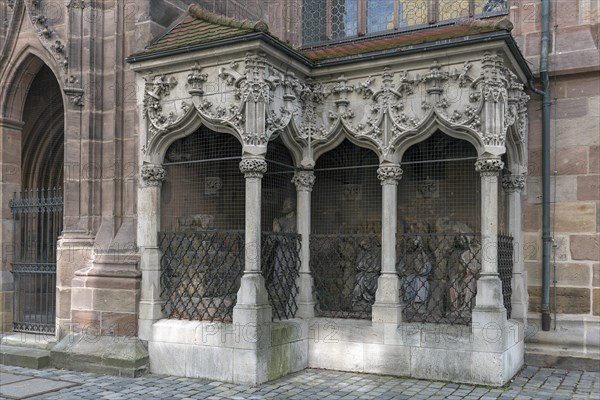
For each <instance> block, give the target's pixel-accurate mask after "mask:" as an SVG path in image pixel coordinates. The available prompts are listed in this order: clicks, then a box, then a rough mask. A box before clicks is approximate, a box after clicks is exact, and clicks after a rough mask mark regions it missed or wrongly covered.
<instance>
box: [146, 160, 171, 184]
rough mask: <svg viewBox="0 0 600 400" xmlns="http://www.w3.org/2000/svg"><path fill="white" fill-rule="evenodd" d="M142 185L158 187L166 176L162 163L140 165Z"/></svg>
mask: <svg viewBox="0 0 600 400" xmlns="http://www.w3.org/2000/svg"><path fill="white" fill-rule="evenodd" d="M140 176H141V177H142V186H144V187H160V186H161V185H162V183H163V182H164V181H165V179H166V177H167V172H166V171H165V169H164V168H163V166H162V165H155V164H147V165H144V166H142V170H141V172H140Z"/></svg>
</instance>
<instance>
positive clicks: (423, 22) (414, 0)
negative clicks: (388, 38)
mask: <svg viewBox="0 0 600 400" xmlns="http://www.w3.org/2000/svg"><path fill="white" fill-rule="evenodd" d="M507 12H508V8H507V1H506V0H303V1H302V9H301V13H302V23H301V29H302V46H303V47H305V48H306V47H310V46H317V45H323V44H326V43H327V42H332V41H341V40H344V39H351V38H356V37H357V36H362V35H365V34H376V33H393V32H394V31H399V30H412V29H419V28H427V27H429V26H430V24H433V23H440V24H443V23H448V22H450V21H454V20H457V19H462V18H469V17H482V16H491V15H499V14H506V13H507Z"/></svg>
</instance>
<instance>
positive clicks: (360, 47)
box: [132, 5, 512, 63]
mask: <svg viewBox="0 0 600 400" xmlns="http://www.w3.org/2000/svg"><path fill="white" fill-rule="evenodd" d="M501 30H504V31H510V30H512V23H511V22H510V21H509V20H508V18H506V17H505V16H501V17H493V18H483V19H468V20H463V21H458V22H455V23H452V24H450V25H446V26H432V27H429V28H426V29H421V30H417V31H407V32H394V33H392V34H388V35H385V36H374V37H370V38H366V37H365V38H357V39H355V40H351V41H347V42H345V43H338V44H335V43H334V44H329V45H324V46H322V47H318V48H311V49H305V50H298V49H294V48H291V47H290V46H289V45H288V44H286V43H284V42H282V41H281V40H279V39H277V38H275V37H273V36H272V35H270V34H269V28H268V26H267V24H266V23H264V22H262V21H248V20H244V21H239V20H235V19H233V18H228V17H225V16H222V15H220V14H215V13H211V12H208V11H206V10H204V9H203V8H202V7H200V6H197V5H191V6H190V7H189V8H188V12H187V15H185V16H184V17H182V18H181V19H180V21H179V22H178V23H177V24H176V25H175V26H174V27H173V28H172V29H170V30H169V31H167V32H166V33H165V34H164V35H163V36H161V37H160V38H159V39H158V40H156V41H155V42H154V43H152V44H151V45H149V46H148V47H147V48H146V49H145V50H144V51H142V52H140V53H137V54H134V55H132V57H133V58H135V57H136V56H145V55H151V54H155V53H164V52H168V51H170V50H176V49H181V48H187V47H193V46H198V45H203V44H209V43H212V42H217V41H220V40H225V39H233V38H236V37H242V36H245V35H249V34H253V33H257V32H259V33H263V34H265V35H269V36H270V37H271V38H272V39H273V40H276V41H278V42H279V43H281V44H282V45H283V46H286V47H288V48H290V50H291V51H292V52H295V53H296V54H298V56H300V57H302V58H305V59H306V58H308V59H309V60H310V61H313V62H315V63H319V62H321V61H325V60H331V59H339V58H345V57H352V56H358V55H361V54H368V53H377V52H382V51H388V50H391V49H400V50H401V49H402V48H405V47H409V46H415V45H420V44H425V43H436V42H440V41H446V40H450V39H456V38H460V37H467V36H471V35H477V34H483V33H488V32H495V31H501Z"/></svg>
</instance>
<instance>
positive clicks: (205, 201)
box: [160, 128, 300, 322]
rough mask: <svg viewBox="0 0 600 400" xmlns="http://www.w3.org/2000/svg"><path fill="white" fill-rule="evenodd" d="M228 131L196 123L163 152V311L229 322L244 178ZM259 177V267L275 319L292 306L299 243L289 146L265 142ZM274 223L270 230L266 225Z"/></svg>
mask: <svg viewBox="0 0 600 400" xmlns="http://www.w3.org/2000/svg"><path fill="white" fill-rule="evenodd" d="M241 154H242V148H241V145H240V143H239V142H238V141H237V139H235V138H234V137H233V136H229V135H227V134H222V133H217V132H213V131H210V130H208V129H206V128H201V129H200V130H199V131H197V132H196V133H194V134H192V135H191V136H189V137H187V138H183V139H180V140H178V141H176V142H175V143H173V144H172V145H171V147H170V148H169V150H168V151H167V153H166V157H165V163H164V166H165V169H166V172H167V180H166V182H165V183H164V184H163V188H162V193H161V226H162V227H163V230H164V231H163V233H161V235H160V249H161V250H162V253H163V256H162V261H161V268H162V273H161V284H162V298H163V299H164V301H165V304H164V307H163V312H165V313H166V315H167V316H168V317H169V318H178V319H197V320H207V321H223V322H231V319H232V313H233V307H234V305H235V302H236V296H237V291H238V290H239V286H240V279H241V277H242V274H243V270H244V241H245V237H244V227H245V180H244V175H243V174H242V173H241V172H240V170H239V162H240V160H241ZM266 161H267V164H268V170H267V173H266V174H265V175H264V177H263V181H262V199H263V202H262V209H261V215H262V217H261V219H262V224H263V226H264V227H267V228H268V231H267V232H265V233H263V234H262V240H261V241H262V244H261V255H262V265H261V268H262V272H263V275H264V276H265V279H266V286H267V291H268V294H269V299H270V302H271V306H272V307H273V317H274V318H278V319H283V318H293V317H294V316H295V313H296V311H297V308H298V307H297V305H296V295H297V292H298V288H297V282H296V281H297V276H298V274H299V272H298V269H299V248H300V241H299V237H298V235H297V234H296V233H295V231H296V227H295V226H296V225H295V224H296V214H295V212H296V209H295V200H296V198H295V188H294V187H293V185H292V183H291V178H292V176H293V173H294V168H293V166H292V160H291V157H290V155H289V153H288V152H287V149H285V147H284V146H283V145H282V144H281V143H280V142H279V141H278V140H276V141H273V142H271V143H269V146H268V152H267V155H266ZM271 227H273V231H270V229H271Z"/></svg>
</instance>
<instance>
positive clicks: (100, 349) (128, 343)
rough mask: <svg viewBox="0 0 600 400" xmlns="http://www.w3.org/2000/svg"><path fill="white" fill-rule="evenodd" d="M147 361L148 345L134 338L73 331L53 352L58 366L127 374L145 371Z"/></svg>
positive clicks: (78, 369) (132, 374)
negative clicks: (75, 332)
mask: <svg viewBox="0 0 600 400" xmlns="http://www.w3.org/2000/svg"><path fill="white" fill-rule="evenodd" d="M148 361H149V359H148V351H147V350H146V347H145V346H144V345H143V344H142V342H140V341H139V340H138V339H136V338H135V337H123V336H112V337H111V336H91V335H84V334H70V335H67V336H65V337H64V338H63V339H62V340H61V341H60V342H59V343H58V344H56V346H54V348H53V349H52V352H51V362H52V366H53V367H55V368H61V369H69V370H73V371H85V372H94V373H98V374H106V375H117V376H126V377H136V376H139V375H142V374H144V373H146V372H147V371H148Z"/></svg>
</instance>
